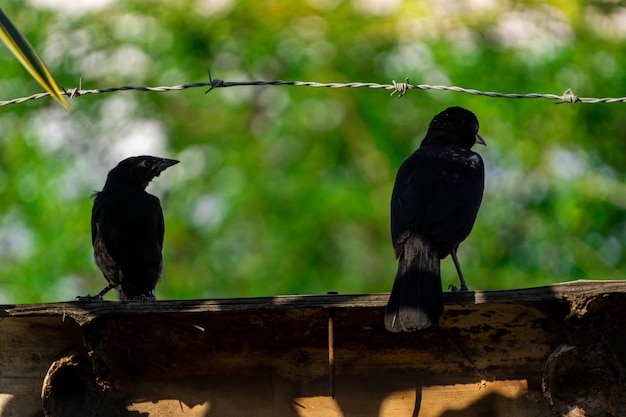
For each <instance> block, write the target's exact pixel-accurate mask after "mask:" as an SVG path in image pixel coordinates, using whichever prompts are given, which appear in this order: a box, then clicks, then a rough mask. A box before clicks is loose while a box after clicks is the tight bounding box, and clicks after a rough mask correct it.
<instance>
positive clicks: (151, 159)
mask: <svg viewBox="0 0 626 417" xmlns="http://www.w3.org/2000/svg"><path fill="white" fill-rule="evenodd" d="M178 162H180V161H177V160H175V159H167V158H159V157H156V156H149V155H142V156H132V157H130V158H126V159H124V160H123V161H122V162H120V163H119V164H117V166H116V167H115V168H113V169H112V170H111V171H109V175H108V176H107V181H106V184H105V185H104V189H105V190H108V189H115V188H122V187H140V188H142V189H143V188H146V186H147V185H148V184H149V183H150V181H152V179H153V178H154V177H158V176H159V175H160V174H161V172H163V171H164V170H166V169H167V168H169V167H171V166H172V165H176V164H177V163H178Z"/></svg>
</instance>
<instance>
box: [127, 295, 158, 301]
mask: <svg viewBox="0 0 626 417" xmlns="http://www.w3.org/2000/svg"><path fill="white" fill-rule="evenodd" d="M128 300H130V301H156V297H155V296H154V294H150V295H146V294H140V295H134V296H132V297H128Z"/></svg>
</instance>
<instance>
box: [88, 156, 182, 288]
mask: <svg viewBox="0 0 626 417" xmlns="http://www.w3.org/2000/svg"><path fill="white" fill-rule="evenodd" d="M178 162H179V161H176V160H174V159H165V158H157V157H154V156H134V157H131V158H127V159H124V160H123V161H122V162H120V163H119V164H118V165H117V166H116V167H115V168H113V169H112V170H111V171H109V175H108V176H107V180H106V183H105V184H104V188H103V189H102V191H100V192H97V193H95V194H94V195H95V199H94V202H93V209H92V211H91V243H92V244H93V255H94V259H95V261H96V265H98V268H100V270H101V271H102V274H103V275H104V277H105V278H106V279H107V281H108V282H109V285H107V286H106V287H105V288H104V289H103V290H102V291H100V292H99V293H98V294H96V295H95V296H93V297H91V296H89V295H88V296H87V297H79V299H84V298H86V299H89V298H95V299H101V298H102V296H103V295H104V294H106V293H107V292H108V291H109V290H110V289H111V288H115V289H117V290H118V292H119V298H120V300H132V299H148V300H154V299H155V297H154V287H155V286H156V283H157V281H158V280H159V276H160V275H161V269H162V267H163V258H162V256H161V249H162V247H163V234H164V230H165V229H164V223H163V211H162V210H161V203H160V202H159V199H158V198H157V197H155V196H153V195H152V194H148V193H147V192H146V191H145V188H146V186H147V185H148V183H150V181H152V179H153V178H154V177H158V176H159V175H160V174H161V172H163V171H164V170H165V169H167V168H168V167H171V166H172V165H175V164H177V163H178Z"/></svg>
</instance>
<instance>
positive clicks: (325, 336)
mask: <svg viewBox="0 0 626 417" xmlns="http://www.w3.org/2000/svg"><path fill="white" fill-rule="evenodd" d="M388 296H389V295H388V294H361V295H310V296H281V297H263V298H240V299H218V300H180V301H155V302H136V301H135V302H133V301H126V302H110V301H106V302H68V303H52V304H34V305H5V306H0V415H2V416H3V417H13V416H24V415H28V416H31V415H42V414H41V413H42V411H41V410H42V409H43V410H44V411H45V413H46V415H49V416H55V417H64V416H77V415H103V416H104V415H106V416H139V415H166V416H181V417H182V416H185V417H187V416H203V417H204V416H219V415H221V416H239V415H241V416H249V415H255V416H276V417H282V416H325V417H326V416H378V415H384V416H390V417H396V416H407V417H409V416H412V417H415V416H419V417H425V416H428V417H429V416H447V417H450V416H457V415H458V416H461V415H463V416H483V415H490V416H512V417H516V416H520V417H521V416H537V415H548V414H547V413H551V412H557V413H560V414H561V415H568V414H567V413H571V412H572V410H575V412H578V413H584V414H578V415H607V416H612V415H623V414H625V413H626V400H625V398H626V397H625V395H624V394H625V393H624V391H625V389H624V388H623V387H624V386H625V385H626V384H624V382H625V381H626V373H625V372H624V369H626V367H625V365H624V364H626V349H625V348H624V346H626V331H625V330H626V329H624V327H625V326H626V324H625V323H626V321H625V320H624V318H625V317H626V282H621V281H577V282H570V283H564V284H557V285H554V286H547V287H540V288H528V289H521V290H507V291H476V292H466V293H446V294H445V297H444V298H445V303H446V305H445V311H444V314H443V316H442V318H441V321H440V325H439V328H437V329H434V330H429V331H423V332H417V333H409V334H391V333H388V332H386V331H385V329H384V326H383V314H384V307H385V305H386V302H387V299H388ZM331 311H332V322H331V321H329V317H330V313H331ZM329 323H332V329H331V330H332V334H329ZM331 338H332V341H333V344H334V362H335V363H334V369H335V378H334V386H335V388H336V396H335V398H333V396H332V393H331V385H330V384H329V373H330V370H331V369H333V368H332V367H331V366H329V357H330V356H329V340H330V339H331ZM42 398H43V403H42ZM571 415H574V414H571Z"/></svg>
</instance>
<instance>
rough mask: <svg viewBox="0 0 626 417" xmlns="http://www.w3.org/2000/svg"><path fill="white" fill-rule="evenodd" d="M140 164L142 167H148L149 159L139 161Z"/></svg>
mask: <svg viewBox="0 0 626 417" xmlns="http://www.w3.org/2000/svg"><path fill="white" fill-rule="evenodd" d="M139 166H140V167H141V168H148V166H149V164H148V161H145V160H144V161H141V162H139Z"/></svg>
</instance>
